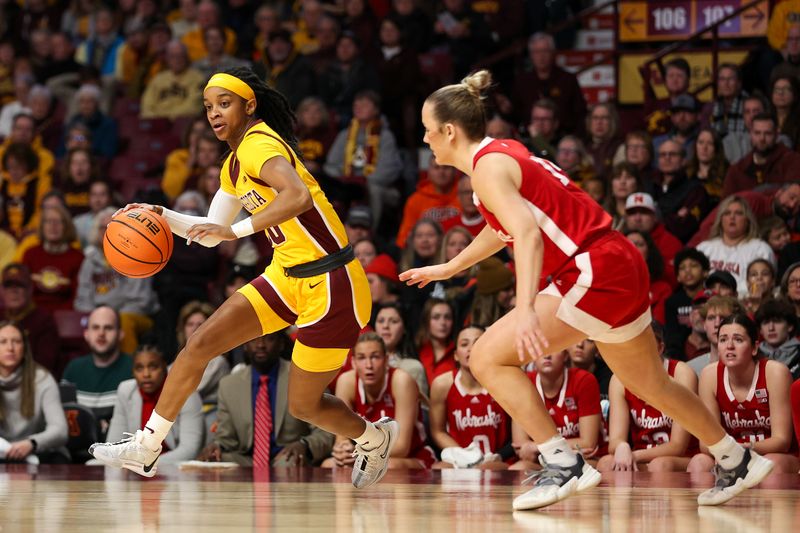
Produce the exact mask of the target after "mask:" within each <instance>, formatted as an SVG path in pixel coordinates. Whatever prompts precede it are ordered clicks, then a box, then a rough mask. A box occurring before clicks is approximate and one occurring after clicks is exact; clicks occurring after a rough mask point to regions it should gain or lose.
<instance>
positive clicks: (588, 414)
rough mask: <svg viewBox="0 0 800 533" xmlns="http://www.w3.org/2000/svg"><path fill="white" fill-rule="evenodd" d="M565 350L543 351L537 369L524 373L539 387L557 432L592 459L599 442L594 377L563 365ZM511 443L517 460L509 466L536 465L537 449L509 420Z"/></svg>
mask: <svg viewBox="0 0 800 533" xmlns="http://www.w3.org/2000/svg"><path fill="white" fill-rule="evenodd" d="M567 357H568V353H567V351H566V350H563V351H561V352H559V353H556V354H552V355H546V356H544V357H542V358H540V359H539V360H538V361H537V362H536V366H537V370H534V371H532V372H528V377H529V378H530V380H531V381H532V382H533V384H534V385H535V386H536V390H537V391H539V396H540V397H541V399H542V401H543V402H544V405H545V408H546V409H547V410H548V412H549V413H550V416H551V417H552V418H553V422H555V424H556V429H557V430H558V433H559V435H560V436H562V437H563V438H565V439H566V440H567V444H569V446H570V447H572V448H574V447H576V446H577V447H578V448H579V449H580V451H581V452H582V453H583V455H584V457H585V458H586V459H587V460H589V459H592V458H595V459H596V456H597V455H598V452H599V449H600V445H601V444H602V443H601V435H602V432H601V428H602V415H601V409H600V386H599V385H598V383H597V378H595V377H594V375H592V374H590V373H589V372H587V371H586V370H582V369H580V368H567V367H566V360H567ZM512 439H513V446H514V448H515V449H516V451H517V456H518V457H519V461H517V462H516V463H514V464H513V465H511V469H512V470H532V469H537V468H539V464H538V462H537V459H538V457H539V449H538V447H537V446H536V444H535V443H534V442H532V440H531V438H530V437H529V436H528V435H527V434H526V433H525V431H524V430H523V429H522V428H521V427H520V426H518V425H517V424H516V423H514V424H512Z"/></svg>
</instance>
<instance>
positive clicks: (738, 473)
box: [697, 448, 774, 505]
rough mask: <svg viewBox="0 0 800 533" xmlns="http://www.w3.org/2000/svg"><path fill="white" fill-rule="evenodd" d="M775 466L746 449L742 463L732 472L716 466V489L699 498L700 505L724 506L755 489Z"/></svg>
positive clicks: (703, 493)
mask: <svg viewBox="0 0 800 533" xmlns="http://www.w3.org/2000/svg"><path fill="white" fill-rule="evenodd" d="M773 466H774V464H773V462H772V461H770V460H769V459H766V458H764V457H761V456H760V455H758V454H757V453H756V452H754V451H753V450H751V449H750V448H745V450H744V457H742V462H741V463H739V465H738V466H737V467H736V468H732V469H730V470H728V469H725V468H722V467H721V466H720V465H718V464H716V465H714V469H713V470H712V472H714V477H715V478H716V481H715V482H714V487H713V488H711V489H708V490H707V491H705V492H702V493H701V494H700V496H698V497H697V503H698V505H722V504H723V503H725V502H727V501H729V500H730V499H732V498H733V497H735V496H737V495H739V494H740V493H742V492H744V491H745V490H746V489H749V488H752V487H755V486H756V485H758V484H759V483H761V482H762V481H763V480H764V478H765V477H767V476H768V475H769V473H770V472H771V471H772V467H773Z"/></svg>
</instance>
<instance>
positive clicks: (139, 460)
mask: <svg viewBox="0 0 800 533" xmlns="http://www.w3.org/2000/svg"><path fill="white" fill-rule="evenodd" d="M123 435H128V436H127V437H126V438H124V439H122V440H121V441H119V442H110V443H105V442H96V443H94V444H92V445H91V447H90V448H89V453H90V454H92V456H93V457H94V458H95V459H97V460H98V461H100V462H101V463H103V464H104V465H106V466H113V467H114V468H127V469H128V470H130V471H131V472H136V473H137V474H139V475H140V476H144V477H153V476H155V475H156V470H157V468H158V465H157V464H156V463H158V457H159V455H161V446H159V447H158V449H157V450H151V449H150V448H148V447H147V446H145V445H144V444H142V441H143V440H144V433H143V432H142V430H141V429H140V430H138V431H137V432H136V433H135V434H131V433H123Z"/></svg>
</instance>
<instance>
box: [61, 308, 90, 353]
mask: <svg viewBox="0 0 800 533" xmlns="http://www.w3.org/2000/svg"><path fill="white" fill-rule="evenodd" d="M87 316H88V313H84V312H81V311H73V310H69V309H62V310H58V311H54V312H53V319H54V320H55V322H56V327H57V328H58V336H59V338H60V339H61V357H62V359H63V360H64V361H65V364H66V362H68V361H71V360H72V359H74V358H75V357H78V356H80V355H83V354H85V353H87V352H88V351H89V346H88V345H87V344H86V341H85V340H84V338H83V330H84V325H85V320H86V317H87Z"/></svg>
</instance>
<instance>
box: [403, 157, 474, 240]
mask: <svg viewBox="0 0 800 533" xmlns="http://www.w3.org/2000/svg"><path fill="white" fill-rule="evenodd" d="M426 174H427V175H426V176H420V179H419V182H418V183H417V190H416V191H414V193H413V194H412V195H411V196H409V197H408V200H406V203H405V207H404V208H403V219H402V221H401V222H400V229H399V230H398V232H397V246H403V245H405V242H406V239H407V238H408V232H409V231H411V228H413V227H414V224H416V223H417V221H419V220H420V219H423V218H429V219H431V220H435V221H437V222H439V223H441V222H442V221H443V220H447V219H449V218H453V217H455V216H458V215H459V211H458V208H459V202H458V194H457V191H458V188H457V184H456V179H455V177H456V169H455V168H453V167H450V166H444V165H440V164H439V163H437V162H436V159H435V158H433V157H432V158H431V160H430V163H429V165H428V171H427V173H426ZM426 178H427V179H426ZM470 201H472V198H470Z"/></svg>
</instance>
